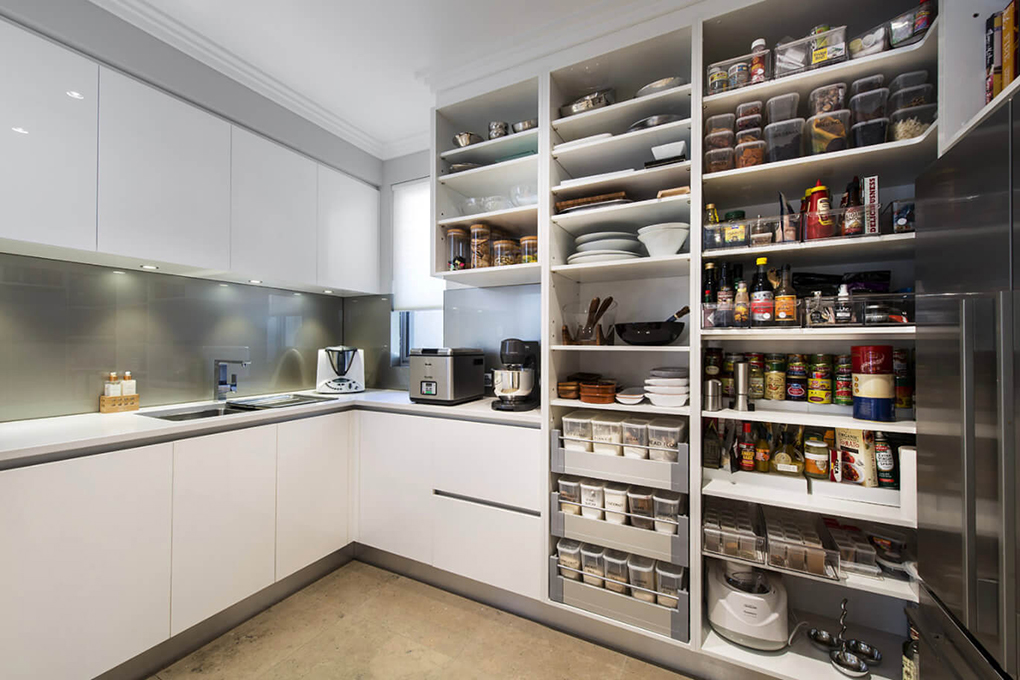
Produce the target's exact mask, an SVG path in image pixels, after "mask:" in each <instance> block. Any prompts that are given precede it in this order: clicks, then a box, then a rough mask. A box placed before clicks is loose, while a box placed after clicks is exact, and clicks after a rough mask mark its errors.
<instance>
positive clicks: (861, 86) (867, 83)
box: [850, 73, 885, 109]
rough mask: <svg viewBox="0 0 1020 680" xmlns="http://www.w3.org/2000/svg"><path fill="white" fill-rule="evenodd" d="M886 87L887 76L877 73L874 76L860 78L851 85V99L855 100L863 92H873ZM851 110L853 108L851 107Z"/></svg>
mask: <svg viewBox="0 0 1020 680" xmlns="http://www.w3.org/2000/svg"><path fill="white" fill-rule="evenodd" d="M883 85H885V76H884V75H882V74H881V73H876V74H875V75H873V76H867V77H866V78H858V79H857V80H855V81H854V82H852V83H850V98H851V99H852V98H854V97H856V96H857V95H859V94H861V93H862V92H871V91H872V90H877V89H879V88H880V87H882V86H883ZM850 108H851V109H852V108H853V107H850Z"/></svg>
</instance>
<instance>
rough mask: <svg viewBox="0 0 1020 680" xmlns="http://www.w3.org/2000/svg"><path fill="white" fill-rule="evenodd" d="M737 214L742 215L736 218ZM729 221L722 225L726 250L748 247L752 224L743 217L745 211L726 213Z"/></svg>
mask: <svg viewBox="0 0 1020 680" xmlns="http://www.w3.org/2000/svg"><path fill="white" fill-rule="evenodd" d="M735 214H738V215H740V216H739V217H734V215H735ZM726 217H727V220H726V221H725V222H723V223H722V236H723V245H724V246H725V247H726V248H735V247H737V246H746V245H747V241H748V237H749V235H750V233H751V228H750V222H749V221H748V220H747V219H746V218H745V217H744V216H743V211H742V210H741V211H733V212H729V213H726Z"/></svg>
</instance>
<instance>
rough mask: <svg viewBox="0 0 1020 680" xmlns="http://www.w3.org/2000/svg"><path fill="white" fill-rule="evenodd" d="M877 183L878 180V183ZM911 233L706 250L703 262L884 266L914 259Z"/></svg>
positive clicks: (913, 236)
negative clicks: (765, 259) (760, 259)
mask: <svg viewBox="0 0 1020 680" xmlns="http://www.w3.org/2000/svg"><path fill="white" fill-rule="evenodd" d="M880 181H881V180H880ZM915 242H916V234H915V232H912V231H910V232H906V233H903V234H883V235H880V236H857V237H851V238H829V239H816V240H814V241H802V242H798V243H776V244H773V245H769V246H756V247H753V248H747V247H744V248H719V249H716V250H706V251H704V252H703V253H702V254H701V258H702V259H703V260H737V259H748V258H753V257H757V256H759V255H769V256H771V255H775V256H776V257H777V258H779V259H781V260H782V261H783V263H784V264H786V263H789V264H790V265H793V266H796V265H799V264H802V263H806V264H812V265H814V266H822V265H826V264H840V263H844V262H848V261H852V262H887V261H889V260H907V259H913V258H914V246H915Z"/></svg>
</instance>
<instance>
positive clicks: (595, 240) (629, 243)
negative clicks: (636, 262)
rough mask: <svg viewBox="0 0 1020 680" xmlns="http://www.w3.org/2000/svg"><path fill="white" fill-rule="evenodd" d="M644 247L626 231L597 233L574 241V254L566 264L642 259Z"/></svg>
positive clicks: (635, 237)
mask: <svg viewBox="0 0 1020 680" xmlns="http://www.w3.org/2000/svg"><path fill="white" fill-rule="evenodd" d="M644 254H645V247H644V246H643V245H641V241H639V240H638V237H637V236H635V235H634V234H632V233H630V232H628V231H598V232H595V233H593V234H585V235H583V236H578V237H577V238H575V239H574V254H573V255H571V256H570V257H568V258H567V264H584V263H590V262H605V261H608V260H633V259H635V258H638V257H644Z"/></svg>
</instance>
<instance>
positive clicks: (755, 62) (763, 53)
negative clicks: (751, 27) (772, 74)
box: [751, 38, 769, 83]
mask: <svg viewBox="0 0 1020 680" xmlns="http://www.w3.org/2000/svg"><path fill="white" fill-rule="evenodd" d="M768 53H769V50H768V48H767V47H766V46H765V38H757V39H756V40H755V41H754V42H752V43H751V82H752V83H764V82H765V80H766V79H767V78H768V67H767V66H766V63H765V59H766V57H767V55H768Z"/></svg>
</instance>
